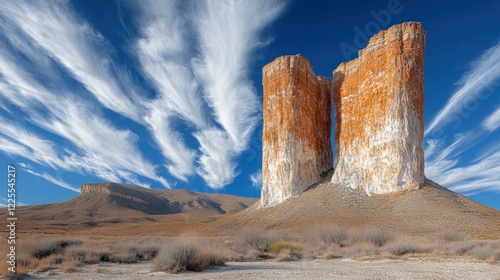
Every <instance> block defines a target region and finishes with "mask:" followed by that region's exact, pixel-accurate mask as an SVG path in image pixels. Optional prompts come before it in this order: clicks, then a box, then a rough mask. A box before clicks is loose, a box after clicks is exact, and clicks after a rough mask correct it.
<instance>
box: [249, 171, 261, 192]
mask: <svg viewBox="0 0 500 280" xmlns="http://www.w3.org/2000/svg"><path fill="white" fill-rule="evenodd" d="M250 182H252V186H253V187H255V188H259V189H260V188H261V187H262V170H258V171H256V172H255V173H253V174H250Z"/></svg>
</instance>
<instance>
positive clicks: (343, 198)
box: [206, 173, 500, 239]
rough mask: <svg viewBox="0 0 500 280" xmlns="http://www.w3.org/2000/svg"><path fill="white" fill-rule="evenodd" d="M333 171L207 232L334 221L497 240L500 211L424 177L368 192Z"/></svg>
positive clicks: (300, 226) (302, 226)
mask: <svg viewBox="0 0 500 280" xmlns="http://www.w3.org/2000/svg"><path fill="white" fill-rule="evenodd" d="M331 175H332V174H331V173H330V174H329V176H327V177H326V178H324V179H323V180H322V181H321V182H320V183H318V184H316V185H315V186H313V187H311V188H310V189H309V190H307V191H305V192H304V193H302V194H301V195H300V196H298V197H296V198H293V199H291V200H288V201H286V202H284V203H282V204H280V205H277V206H275V207H271V208H265V209H257V206H258V203H257V204H254V205H252V206H251V207H249V208H247V209H246V210H244V211H241V212H239V213H237V214H235V215H231V216H225V217H222V218H221V219H219V220H218V221H216V222H215V223H213V224H212V225H210V226H209V227H208V228H207V230H206V231H207V233H217V232H221V231H227V230H228V229H233V231H234V232H235V233H236V232H239V231H241V228H243V227H246V226H259V227H264V228H288V229H291V230H296V231H299V230H304V229H309V228H311V227H315V226H321V225H330V224H335V225H339V226H342V227H349V228H352V227H362V226H367V225H372V226H376V227H379V228H382V229H386V230H394V231H398V232H401V233H405V234H408V235H426V234H432V233H436V232H442V231H456V232H459V233H462V234H464V235H465V236H468V237H471V238H477V239H500V211H498V210H495V209H492V208H489V207H487V206H484V205H482V204H479V203H477V202H475V201H472V200H470V199H468V198H466V197H464V196H462V195H460V194H457V193H454V192H452V191H450V190H448V189H446V188H444V187H441V186H439V185H437V184H436V183H434V182H432V181H430V180H426V184H425V186H424V187H423V188H422V189H420V190H409V191H404V192H399V193H394V194H390V195H373V196H367V195H366V194H365V193H364V192H363V191H359V190H352V189H349V188H346V187H342V186H340V185H334V184H332V183H330V179H331Z"/></svg>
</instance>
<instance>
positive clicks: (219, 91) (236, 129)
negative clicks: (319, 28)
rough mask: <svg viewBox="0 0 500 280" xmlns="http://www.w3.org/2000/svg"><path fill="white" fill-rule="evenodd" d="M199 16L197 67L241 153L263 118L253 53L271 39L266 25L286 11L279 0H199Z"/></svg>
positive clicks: (208, 95)
mask: <svg viewBox="0 0 500 280" xmlns="http://www.w3.org/2000/svg"><path fill="white" fill-rule="evenodd" d="M198 3H199V4H200V5H199V10H198V13H197V14H196V17H195V18H194V22H195V24H196V29H197V34H198V38H199V44H200V52H201V53H200V55H199V57H198V58H197V59H196V60H195V61H194V69H195V70H196V74H197V76H198V78H199V79H200V80H201V81H202V84H203V95H204V98H205V100H206V101H207V103H208V105H209V106H210V108H211V109H212V110H213V112H212V114H213V117H214V118H215V120H216V121H217V122H218V123H219V124H220V125H221V126H222V127H223V128H224V130H225V131H226V132H227V134H228V135H229V137H230V138H231V140H232V141H233V142H234V145H233V146H234V149H235V151H241V150H244V149H246V147H247V145H248V139H249V137H250V135H251V133H252V132H253V130H254V128H255V126H256V124H257V121H258V120H259V119H260V101H259V98H258V96H257V94H256V91H255V88H254V87H253V85H252V83H251V81H250V79H249V77H248V72H249V69H250V66H251V61H252V54H253V53H254V51H255V50H256V49H257V48H258V47H262V46H263V45H265V44H266V43H267V42H268V40H265V39H263V38H261V32H262V30H263V28H264V27H265V26H267V25H268V24H270V23H271V22H273V21H274V20H275V19H277V18H278V16H280V14H281V13H282V12H283V10H284V4H283V3H282V2H278V1H267V0H255V1H199V2H198Z"/></svg>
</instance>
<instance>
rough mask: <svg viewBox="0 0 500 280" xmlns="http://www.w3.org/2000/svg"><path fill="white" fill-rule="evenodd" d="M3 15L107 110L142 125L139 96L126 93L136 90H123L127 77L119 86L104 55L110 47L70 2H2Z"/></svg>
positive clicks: (107, 58) (109, 58)
mask: <svg viewBox="0 0 500 280" xmlns="http://www.w3.org/2000/svg"><path fill="white" fill-rule="evenodd" d="M0 14H1V16H2V18H3V19H4V21H10V22H12V23H13V24H15V25H16V27H17V28H16V29H17V30H22V31H23V32H24V34H25V35H26V36H27V37H29V38H31V39H32V41H33V43H35V44H36V46H38V47H40V48H42V49H43V50H44V51H45V52H46V53H47V54H48V55H49V56H50V57H51V58H52V59H54V60H56V61H57V62H58V63H59V64H60V65H62V66H63V67H64V68H65V69H66V70H67V71H68V72H69V73H70V74H71V75H73V76H74V77H75V79H76V80H78V81H79V82H81V83H82V84H83V85H84V86H85V88H86V89H87V90H88V91H89V92H90V93H92V94H93V95H94V96H95V98H96V99H97V100H98V101H99V102H100V103H102V104H103V105H104V106H105V107H107V108H109V109H111V110H113V111H115V112H117V113H119V114H122V115H124V116H126V117H129V118H131V119H133V120H135V121H138V122H141V121H142V118H141V116H140V108H138V106H137V104H141V102H140V100H141V98H140V96H138V95H137V94H135V92H133V91H130V90H127V89H129V88H133V87H131V86H129V85H127V84H126V85H125V86H120V84H121V83H123V82H126V77H124V79H123V80H121V81H120V82H121V83H118V82H117V79H118V78H119V77H118V76H116V75H113V74H112V72H115V71H113V68H112V66H113V64H112V63H111V57H110V56H109V54H108V53H106V51H104V50H108V49H110V45H109V44H108V43H107V42H106V40H105V38H104V37H103V36H102V35H100V34H99V33H97V32H95V31H94V30H93V29H92V28H91V27H90V26H89V25H88V24H87V23H86V22H84V21H82V20H80V19H79V17H78V15H76V14H75V13H74V12H73V10H72V8H71V6H70V4H69V3H68V2H67V1H23V0H20V1H2V2H0ZM37 57H43V55H38V56H37ZM115 70H116V69H115ZM49 73H50V72H49ZM118 73H120V72H119V71H118ZM124 92H126V94H124Z"/></svg>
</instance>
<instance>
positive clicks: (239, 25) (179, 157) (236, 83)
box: [136, 0, 284, 189]
mask: <svg viewBox="0 0 500 280" xmlns="http://www.w3.org/2000/svg"><path fill="white" fill-rule="evenodd" d="M138 8H139V10H140V12H141V16H140V20H139V23H140V26H141V39H140V40H138V41H137V44H136V48H137V56H138V58H139V62H140V65H141V69H142V72H144V74H145V76H146V77H148V79H149V80H150V81H151V82H152V85H153V87H154V88H155V90H156V91H157V94H158V96H157V99H156V100H154V101H152V102H151V103H150V104H149V109H150V110H149V112H150V114H149V115H148V117H147V118H146V121H147V123H148V125H149V128H150V130H151V131H152V134H153V136H154V138H155V140H156V142H157V145H158V146H159V147H160V148H161V150H162V153H163V155H164V156H165V157H166V158H167V159H168V160H169V162H170V164H168V165H167V169H168V170H169V172H170V173H171V174H172V175H174V176H175V177H177V178H179V179H181V180H184V181H186V180H187V179H188V176H191V175H192V174H193V171H194V168H195V165H194V164H193V160H194V159H196V157H197V153H196V152H195V151H194V150H192V149H190V148H188V147H187V146H186V145H185V144H184V138H183V135H182V134H180V133H179V132H177V131H175V127H174V125H173V122H175V121H176V120H178V119H180V120H183V121H185V122H186V123H185V124H187V125H188V126H190V127H191V128H192V130H193V131H194V132H193V136H194V137H195V138H196V139H197V140H198V142H199V145H200V146H199V151H200V152H201V153H202V154H201V155H199V157H198V160H197V162H198V164H199V167H198V168H196V172H197V173H198V174H199V175H200V176H201V177H202V178H203V179H204V180H205V182H206V183H207V184H208V185H209V186H210V187H212V188H216V189H218V188H222V187H223V186H225V185H227V184H230V183H231V182H232V181H233V180H234V178H235V177H236V176H237V175H238V174H239V173H238V172H237V171H236V166H237V163H236V162H235V161H234V158H235V157H236V156H237V155H239V154H240V153H241V152H242V151H244V150H245V149H246V148H247V146H248V140H249V139H250V136H251V134H252V133H253V131H254V129H255V126H256V125H257V122H258V120H259V119H260V100H259V98H258V96H257V94H256V92H255V89H254V88H253V85H252V84H251V82H250V79H249V77H248V72H249V68H250V66H251V56H252V54H253V52H254V51H255V50H256V49H257V48H258V47H261V46H263V45H265V43H267V41H263V40H262V39H261V38H260V35H261V32H262V29H263V28H264V27H265V26H267V25H268V24H270V23H271V22H272V21H274V20H275V19H276V18H277V17H278V16H279V15H280V14H281V12H282V11H283V9H284V4H283V3H282V2H278V1H260V0H259V1H204V2H201V1H200V2H197V8H198V9H197V10H196V13H194V14H193V15H192V16H191V17H183V16H182V15H183V14H185V13H184V12H185V11H184V10H183V9H182V8H186V5H184V6H183V2H181V1H163V2H161V1H146V2H144V3H141V5H140V6H139V7H138ZM190 21H192V22H193V23H194V26H195V30H191V29H190V28H191V25H190ZM193 37H197V38H198V41H197V43H199V47H197V46H194V47H193V46H192V45H191V43H192V42H191V41H192V40H191V41H189V39H192V38H193ZM196 51H198V52H196ZM191 61H193V63H191ZM208 108H210V112H209V113H207V112H206V111H207V109H208ZM209 116H212V117H213V119H214V120H211V119H210V118H208V117H209ZM214 123H218V124H219V125H220V127H215V126H214ZM221 128H222V129H221Z"/></svg>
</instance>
